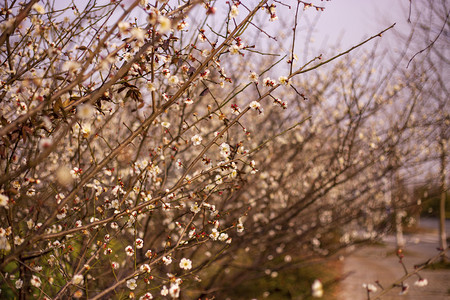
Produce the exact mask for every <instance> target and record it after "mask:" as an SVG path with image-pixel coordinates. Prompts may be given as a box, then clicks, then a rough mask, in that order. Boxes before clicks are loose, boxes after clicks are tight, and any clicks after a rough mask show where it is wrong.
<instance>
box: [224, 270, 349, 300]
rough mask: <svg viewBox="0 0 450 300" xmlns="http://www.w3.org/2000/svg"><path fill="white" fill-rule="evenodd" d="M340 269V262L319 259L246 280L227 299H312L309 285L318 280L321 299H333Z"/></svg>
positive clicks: (229, 293)
mask: <svg viewBox="0 0 450 300" xmlns="http://www.w3.org/2000/svg"><path fill="white" fill-rule="evenodd" d="M340 271H341V263H340V262H336V261H333V262H320V263H316V264H313V265H309V266H306V267H302V268H297V269H289V270H284V271H280V272H279V273H278V276H276V277H272V276H270V275H268V276H265V277H262V278H259V279H254V280H251V281H248V282H246V283H244V284H242V285H240V286H238V287H237V288H235V289H233V290H232V291H229V292H228V293H227V296H228V297H229V298H230V299H253V298H257V299H268V300H282V299H298V300H300V299H305V300H306V299H314V298H312V296H311V285H312V283H313V282H314V280H315V279H320V280H321V282H322V283H323V287H324V298H325V299H330V300H332V299H336V295H337V290H338V284H339V280H338V279H337V278H339V276H340Z"/></svg>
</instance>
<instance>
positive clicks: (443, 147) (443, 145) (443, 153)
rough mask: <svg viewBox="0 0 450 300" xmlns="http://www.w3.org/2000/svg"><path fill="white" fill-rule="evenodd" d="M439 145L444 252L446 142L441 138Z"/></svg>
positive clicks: (445, 243)
mask: <svg viewBox="0 0 450 300" xmlns="http://www.w3.org/2000/svg"><path fill="white" fill-rule="evenodd" d="M439 144H440V150H441V170H440V181H441V182H440V186H441V201H440V205H439V246H440V248H442V249H443V250H446V249H447V234H446V232H445V201H446V198H447V185H446V181H445V174H446V172H445V166H446V161H445V159H446V140H445V139H444V138H441V141H440V143H439ZM441 257H442V261H443V262H446V261H447V258H446V256H445V255H443V256H441Z"/></svg>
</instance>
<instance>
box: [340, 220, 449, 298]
mask: <svg viewBox="0 0 450 300" xmlns="http://www.w3.org/2000/svg"><path fill="white" fill-rule="evenodd" d="M446 225H447V226H446V227H447V234H449V233H450V221H447V224H446ZM436 228H437V220H435V219H423V220H421V223H420V225H419V230H418V231H417V232H415V233H412V234H407V235H405V239H406V245H405V258H404V262H405V265H406V267H407V268H408V270H411V269H413V266H414V265H415V264H419V263H423V262H425V261H427V260H428V259H429V258H431V257H433V256H435V255H436V254H437V253H438V251H437V250H436V247H437V246H438V245H439V244H438V234H437V230H436ZM395 249H396V244H395V238H394V237H393V236H388V237H386V238H385V240H384V245H374V246H366V247H363V248H359V249H356V250H354V252H352V253H351V254H350V255H348V256H347V257H346V258H345V259H344V261H343V266H342V272H343V274H344V275H345V274H348V276H347V277H346V278H345V279H344V280H343V281H342V283H341V288H340V293H339V296H338V297H337V299H338V300H359V299H361V300H366V299H367V294H366V291H365V289H364V288H363V287H362V285H363V284H364V283H372V284H375V281H376V280H379V281H380V283H381V285H384V286H388V285H389V284H391V283H393V282H394V281H395V280H396V279H399V278H401V277H402V276H403V275H404V271H403V268H402V266H401V264H400V263H399V262H398V261H399V260H398V258H397V256H396V255H395ZM447 255H448V254H447ZM420 274H421V276H422V277H423V278H426V279H427V280H428V285H427V286H425V287H420V288H419V287H417V286H414V282H415V281H416V280H417V279H418V277H417V276H413V277H411V278H409V279H408V280H407V281H406V283H408V284H409V286H410V289H409V292H408V293H407V294H406V295H403V296H400V295H399V292H400V290H399V289H394V290H392V291H391V292H389V293H388V294H387V295H386V296H384V297H382V300H394V299H408V300H441V299H442V300H444V299H449V300H450V269H448V268H447V269H437V270H429V269H427V270H423V271H421V272H420ZM378 291H380V288H378Z"/></svg>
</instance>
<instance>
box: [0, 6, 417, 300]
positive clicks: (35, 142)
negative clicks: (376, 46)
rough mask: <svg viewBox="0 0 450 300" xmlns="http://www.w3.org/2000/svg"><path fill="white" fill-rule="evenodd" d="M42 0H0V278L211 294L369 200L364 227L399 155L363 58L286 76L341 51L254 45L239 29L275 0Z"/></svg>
mask: <svg viewBox="0 0 450 300" xmlns="http://www.w3.org/2000/svg"><path fill="white" fill-rule="evenodd" d="M66 4H67V3H66ZM53 5H57V4H53V2H51V1H49V2H45V3H43V2H38V1H35V0H33V1H30V2H28V3H15V2H14V3H12V4H11V7H3V8H2V19H1V23H0V25H1V28H2V34H1V36H0V47H1V52H0V57H1V59H2V63H3V64H4V66H5V67H4V68H2V69H1V70H0V75H1V82H0V84H1V86H0V94H1V98H2V102H1V105H0V110H1V112H2V113H1V127H0V133H1V134H0V135H1V137H2V139H1V142H0V156H1V158H2V160H1V163H0V167H1V169H2V171H3V173H2V174H0V185H1V186H0V206H1V207H0V224H1V226H0V255H1V265H0V267H1V270H2V274H4V281H3V283H2V290H3V291H2V293H5V294H6V295H8V296H11V297H12V296H16V297H18V298H25V297H35V298H55V299H61V298H63V299H65V298H68V297H73V298H93V299H99V298H102V297H106V298H113V297H116V298H123V297H124V296H130V297H138V298H140V299H152V298H153V297H165V296H167V297H172V298H177V297H180V295H188V297H190V298H194V297H201V296H205V295H210V294H217V295H220V293H225V292H226V290H225V292H224V289H225V288H226V287H228V286H233V285H236V284H237V283H238V282H239V281H236V282H233V279H232V278H236V277H234V276H236V274H239V275H240V278H241V280H243V279H245V278H247V277H248V276H254V275H255V274H266V275H267V270H269V273H268V274H269V275H270V274H272V271H270V269H268V268H267V265H270V261H272V260H273V259H274V258H277V259H278V260H279V261H282V262H283V263H280V265H278V266H276V268H280V269H282V268H284V267H287V266H288V265H292V264H294V263H295V261H294V262H293V261H292V257H294V259H296V258H298V257H299V252H298V251H299V250H301V253H300V254H301V260H305V259H308V258H310V257H314V256H327V255H330V254H331V253H334V252H336V251H337V250H338V249H339V248H341V247H344V246H346V245H348V244H349V243H351V242H352V241H354V240H355V238H356V237H357V236H358V235H357V234H350V233H346V232H344V225H346V224H349V223H350V222H352V221H355V222H358V220H361V218H362V219H365V216H367V215H369V214H370V216H372V215H374V216H375V218H368V219H366V221H367V222H368V223H365V224H363V225H364V226H365V227H366V228H368V230H367V231H365V235H363V236H362V238H363V239H367V238H371V237H373V236H374V234H375V231H374V227H375V226H376V224H377V223H378V222H379V221H380V219H382V216H381V215H380V216H379V218H378V219H377V218H376V217H377V216H378V215H377V213H379V212H380V206H381V211H383V210H384V206H383V205H381V204H380V203H381V202H380V201H378V200H380V199H381V198H382V194H381V193H380V189H381V186H382V183H383V182H382V181H381V178H382V177H383V175H384V174H386V173H387V172H389V171H390V170H392V169H393V168H396V167H398V165H399V164H397V165H395V166H394V165H392V164H388V163H387V162H386V159H387V154H388V153H390V152H391V151H392V145H391V144H389V141H390V137H391V136H390V133H386V132H385V131H384V130H385V129H386V127H387V125H386V126H385V127H383V126H380V127H374V126H373V124H374V123H375V121H376V120H377V118H378V116H377V113H379V112H380V111H381V109H382V108H383V107H384V106H383V105H384V104H385V103H388V102H389V101H390V100H391V99H392V97H393V96H394V95H395V93H396V92H397V90H396V89H395V88H388V87H385V88H386V89H385V90H380V91H379V90H378V89H377V88H376V86H377V84H376V81H372V80H371V79H370V72H368V71H367V69H365V68H364V64H365V63H366V62H367V61H369V62H370V61H371V60H370V58H368V60H363V63H362V64H361V69H360V73H361V74H367V77H366V78H363V79H361V83H358V84H357V85H355V82H357V81H358V80H359V78H356V77H351V76H350V75H349V74H351V73H349V70H351V68H348V67H349V65H350V64H351V62H350V61H346V63H347V64H348V65H346V63H342V64H340V65H337V66H336V67H335V69H333V70H331V71H330V73H315V75H312V76H308V77H303V79H300V78H298V75H300V74H304V73H307V72H313V71H314V70H315V69H316V68H318V67H320V66H321V65H323V64H325V63H328V62H330V61H331V60H334V59H336V58H337V57H339V56H341V55H342V54H345V53H342V54H340V55H338V56H336V57H333V58H330V59H328V58H327V60H325V61H324V59H323V58H322V57H321V56H317V57H316V58H315V59H313V60H312V61H310V62H309V63H308V64H306V65H304V66H300V67H299V66H298V65H296V66H294V58H295V56H294V54H293V53H290V54H289V55H288V57H286V56H280V57H277V56H276V55H278V53H271V54H272V55H269V57H271V58H267V57H266V56H265V55H264V54H267V53H264V52H262V51H265V50H267V47H266V46H265V44H264V42H261V41H258V42H255V43H253V42H252V41H253V40H254V37H255V36H257V37H258V38H259V39H261V40H264V41H266V40H269V41H272V40H274V39H275V38H274V37H273V36H271V33H270V32H269V31H268V30H267V28H269V27H270V24H272V23H270V22H271V21H276V20H277V18H278V17H277V12H276V9H275V8H276V5H286V6H288V4H287V2H286V3H282V2H280V1H268V0H263V1H259V2H258V1H255V2H254V3H253V2H252V3H240V2H239V1H233V2H226V3H220V4H219V3H217V7H216V6H214V5H215V2H212V1H206V0H205V1H180V2H179V3H178V2H176V3H175V1H173V3H172V1H170V2H166V1H148V2H147V1H134V2H125V1H124V2H123V3H122V2H121V1H110V2H108V3H102V2H98V3H97V2H96V1H91V2H88V3H87V4H85V5H86V7H81V6H77V5H78V4H74V3H70V4H69V7H66V6H62V7H57V6H53ZM58 5H62V4H60V3H58ZM308 7H313V8H314V7H315V8H316V10H318V11H320V10H322V8H321V7H316V6H314V5H312V4H309V3H306V2H305V3H304V2H303V1H298V4H297V6H296V9H295V7H291V9H292V11H297V13H298V11H299V8H308ZM292 11H291V12H292ZM297 13H296V14H293V13H291V14H290V15H289V16H290V17H291V18H294V17H296V16H297ZM199 16H202V17H201V18H199ZM284 21H286V20H284ZM295 28H296V27H294V29H295ZM376 36H377V35H375V36H373V37H372V38H370V39H373V38H375V37H376ZM370 39H369V40H370ZM275 40H276V39H275ZM292 49H293V48H292ZM269 50H270V49H269ZM274 57H275V58H274ZM372 58H373V56H372ZM322 61H323V63H322ZM283 64H284V65H283ZM314 72H315V71H314ZM338 73H342V75H332V77H330V75H327V74H338ZM327 76H328V77H327ZM364 80H365V81H364ZM364 84H365V85H364ZM366 87H367V89H366ZM399 88H401V87H399ZM384 92H386V93H387V94H386V95H384V94H383V93H384ZM336 95H337V96H336ZM407 119H408V115H406V116H403V117H402V120H403V121H407ZM402 132H403V131H401V130H398V131H397V132H396V133H397V134H398V137H399V139H400V138H401V137H402ZM372 199H375V201H372ZM372 213H374V214H372ZM358 238H361V237H360V236H358ZM294 253H295V254H296V255H295V256H294V255H293V254H294ZM238 256H239V257H240V258H241V259H242V260H243V262H242V264H241V265H236V264H234V262H235V261H239V257H238ZM245 257H248V258H249V259H245ZM273 267H274V266H271V268H273Z"/></svg>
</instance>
